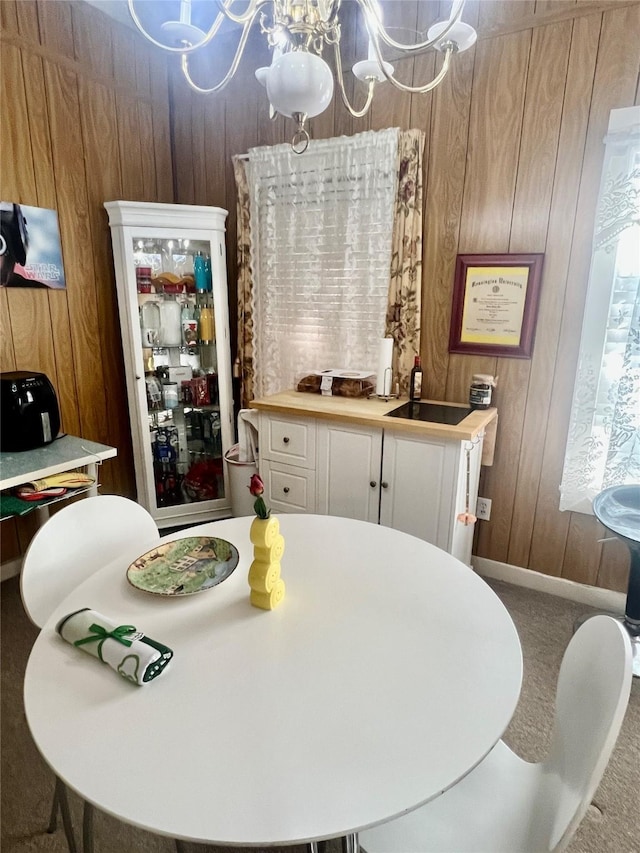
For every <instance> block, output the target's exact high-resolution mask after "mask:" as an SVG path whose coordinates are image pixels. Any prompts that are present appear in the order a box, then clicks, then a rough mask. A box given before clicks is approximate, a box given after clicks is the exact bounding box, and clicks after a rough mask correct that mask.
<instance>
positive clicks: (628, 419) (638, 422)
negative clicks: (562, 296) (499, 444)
mask: <svg viewBox="0 0 640 853" xmlns="http://www.w3.org/2000/svg"><path fill="white" fill-rule="evenodd" d="M605 145H606V150H605V158H604V166H603V171H602V180H601V184H600V195H599V201H598V208H597V212H596V225H595V230H594V239H593V254H592V259H591V271H590V276H589V287H588V291H587V300H586V306H585V313H584V320H583V327H582V338H581V342H580V356H579V362H578V371H577V375H576V383H575V389H574V396H573V404H572V409H571V419H570V424H569V435H568V440H567V448H566V454H565V462H564V471H563V477H562V483H561V486H560V509H561V510H573V511H577V512H585V513H590V512H591V501H592V500H593V498H594V497H595V496H596V495H597V494H598V493H599V492H601V491H602V490H603V489H606V488H608V487H609V486H617V485H621V484H627V483H640V107H630V108H627V109H620V110H613V111H612V113H611V119H610V122H609V133H608V136H607V138H606V139H605Z"/></svg>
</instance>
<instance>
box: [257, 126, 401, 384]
mask: <svg viewBox="0 0 640 853" xmlns="http://www.w3.org/2000/svg"><path fill="white" fill-rule="evenodd" d="M398 134H399V131H398V129H397V128H394V129H390V130H384V131H368V132H366V133H361V134H357V135H356V136H353V137H339V138H337V139H327V140H318V141H312V142H311V143H310V145H309V148H308V150H307V152H306V153H305V154H303V155H297V154H294V153H292V151H291V148H290V146H289V145H277V146H270V147H265V148H254V149H251V150H250V151H249V160H248V166H247V179H248V184H249V196H250V205H251V272H252V277H253V282H254V288H253V312H252V313H253V323H254V347H253V365H254V395H255V396H256V397H260V396H264V395H266V394H273V393H276V392H278V391H282V390H286V389H293V388H295V385H296V382H297V380H298V379H300V377H301V376H303V375H305V374H307V373H309V372H310V371H313V370H325V369H329V368H350V369H352V370H368V371H370V372H371V373H375V372H376V367H377V359H378V347H379V341H380V338H382V337H384V329H385V315H386V310H387V299H388V294H389V269H390V263H391V237H392V228H393V216H394V202H395V196H396V189H397V162H396V161H397V150H398Z"/></svg>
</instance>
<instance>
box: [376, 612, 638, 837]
mask: <svg viewBox="0 0 640 853" xmlns="http://www.w3.org/2000/svg"><path fill="white" fill-rule="evenodd" d="M631 680H632V651H631V642H630V640H629V636H628V634H627V632H626V631H625V629H624V628H623V626H622V625H621V624H620V623H619V622H618V621H617V620H615V619H613V618H611V617H610V616H603V615H599V616H594V617H593V618H591V619H589V620H588V621H586V622H585V623H584V624H583V625H582V626H581V627H580V628H579V630H578V631H577V632H576V633H575V635H574V636H573V638H572V639H571V641H570V643H569V645H568V646H567V649H566V651H565V654H564V657H563V660H562V665H561V667H560V674H559V677H558V686H557V693H556V712H555V720H554V729H553V734H552V741H551V747H550V750H549V753H548V755H547V757H546V759H545V760H544V761H542V762H540V763H537V764H531V763H529V762H526V761H523V760H522V759H521V758H519V756H517V755H516V754H515V753H514V752H512V751H511V750H510V749H509V747H508V746H507V745H506V744H505V743H504V742H503V741H499V742H498V744H497V745H496V746H495V748H494V749H493V750H492V751H491V752H490V753H489V755H488V756H487V757H486V758H485V759H484V760H483V761H482V762H481V763H480V764H479V765H478V766H477V767H476V768H475V769H474V770H472V771H471V772H470V773H469V774H468V775H467V776H466V777H465V778H464V779H462V781H461V782H459V783H458V784H456V785H454V786H453V787H452V788H450V789H449V790H448V791H446V792H445V793H444V794H442V795H441V796H440V797H438V798H437V799H435V800H432V801H431V802H429V803H427V804H426V805H424V806H421V807H420V808H418V809H416V810H414V811H412V812H410V813H408V814H406V815H403V816H402V817H400V818H397V819H395V820H392V821H389V822H388V823H384V824H382V825H380V826H377V827H374V828H373V829H368V830H365V831H363V832H361V833H360V839H359V840H360V846H361V849H362V850H363V851H366V853H418V851H420V853H428V851H433V853H461V851H464V853H550V852H551V851H561V850H564V849H565V848H566V846H567V844H568V843H569V841H570V840H571V838H572V836H573V835H574V833H575V831H576V829H577V828H578V825H579V823H580V821H581V820H582V818H583V817H584V814H585V812H586V810H587V808H588V806H589V804H590V802H591V799H592V797H593V795H594V793H595V791H596V788H597V787H598V785H599V783H600V780H601V778H602V774H603V773H604V771H605V768H606V766H607V763H608V761H609V758H610V756H611V753H612V751H613V748H614V746H615V743H616V739H617V737H618V733H619V731H620V726H621V725H622V720H623V717H624V714H625V710H626V707H627V704H628V701H629V692H630V689H631Z"/></svg>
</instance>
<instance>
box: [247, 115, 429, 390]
mask: <svg viewBox="0 0 640 853" xmlns="http://www.w3.org/2000/svg"><path fill="white" fill-rule="evenodd" d="M396 132H397V131H396ZM381 133H388V131H387V132H385V131H382V132H381ZM397 133H398V137H397V140H398V141H397V156H396V159H397V165H396V172H397V175H396V179H397V180H396V190H395V205H394V210H393V212H392V218H393V227H392V235H391V262H390V274H389V290H388V298H387V309H386V317H382V316H381V318H380V329H381V334H385V335H388V336H392V337H393V338H394V340H395V346H394V364H393V368H394V382H395V381H397V382H399V384H400V387H401V389H402V390H403V391H405V392H406V390H407V388H408V377H409V373H410V371H411V367H412V366H413V360H414V356H415V355H417V354H418V353H419V351H420V294H421V267H422V158H423V150H424V140H425V136H424V133H423V132H421V131H417V130H411V131H407V132H397ZM374 135H375V134H374ZM360 136H362V134H360ZM330 142H332V140H325V141H323V145H328V144H330ZM234 170H235V177H236V185H237V196H238V201H237V204H238V211H237V213H238V215H237V221H238V359H239V363H240V373H241V382H242V395H241V400H242V405H243V406H246V405H247V404H248V402H249V401H250V400H251V399H252V398H253V397H254V395H255V391H256V388H255V384H254V370H253V357H254V344H255V341H254V322H253V316H252V313H253V307H252V306H253V305H254V301H255V300H254V293H253V281H252V271H251V230H250V229H251V221H250V220H251V216H250V197H249V196H250V194H249V184H248V179H247V164H246V161H245V160H244V159H242V158H239V157H237V158H234ZM383 313H384V312H383ZM383 328H384V332H382V329H383ZM375 343H376V345H377V341H376V342H375ZM332 366H334V367H337V366H345V365H332ZM347 366H349V365H347ZM373 366H374V367H375V364H374V365H373ZM259 393H260V392H259V391H258V394H259Z"/></svg>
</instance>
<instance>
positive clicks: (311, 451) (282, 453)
mask: <svg viewBox="0 0 640 853" xmlns="http://www.w3.org/2000/svg"><path fill="white" fill-rule="evenodd" d="M260 457H261V458H262V459H271V460H272V461H274V462H284V463H285V465H299V466H300V467H301V468H315V467H316V422H315V421H314V420H302V419H296V418H279V417H278V416H277V415H276V416H274V415H268V416H264V417H262V418H261V419H260Z"/></svg>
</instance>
